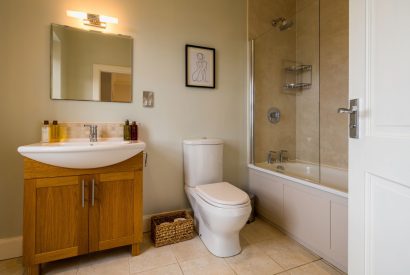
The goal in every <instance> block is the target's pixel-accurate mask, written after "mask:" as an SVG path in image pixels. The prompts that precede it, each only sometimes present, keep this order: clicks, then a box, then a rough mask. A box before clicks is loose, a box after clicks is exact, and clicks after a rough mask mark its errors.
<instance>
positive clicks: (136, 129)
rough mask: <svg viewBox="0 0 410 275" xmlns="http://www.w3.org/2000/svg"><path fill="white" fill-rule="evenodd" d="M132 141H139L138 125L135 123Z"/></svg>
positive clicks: (132, 129) (133, 123)
mask: <svg viewBox="0 0 410 275" xmlns="http://www.w3.org/2000/svg"><path fill="white" fill-rule="evenodd" d="M131 140H138V125H137V123H136V122H135V121H133V122H132V125H131Z"/></svg>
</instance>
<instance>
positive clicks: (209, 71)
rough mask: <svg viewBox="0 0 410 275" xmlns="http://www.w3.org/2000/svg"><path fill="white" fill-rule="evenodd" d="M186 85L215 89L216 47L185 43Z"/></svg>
mask: <svg viewBox="0 0 410 275" xmlns="http://www.w3.org/2000/svg"><path fill="white" fill-rule="evenodd" d="M185 86H187V87H196V88H210V89H215V49H214V48H207V47H201V46H195V45H189V44H187V45H185Z"/></svg>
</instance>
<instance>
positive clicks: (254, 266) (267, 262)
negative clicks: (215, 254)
mask: <svg viewBox="0 0 410 275" xmlns="http://www.w3.org/2000/svg"><path fill="white" fill-rule="evenodd" d="M225 261H226V262H227V263H228V264H229V266H230V267H231V268H232V269H233V270H234V271H235V272H236V274H239V275H248V274H255V275H256V274H258V275H259V274H260V275H264V274H276V273H279V272H281V271H283V268H281V267H280V266H279V265H278V264H277V263H276V262H275V261H273V260H272V259H271V258H270V257H269V256H267V255H266V254H264V253H263V252H262V251H261V250H260V249H259V248H257V247H256V245H243V246H242V252H241V253H240V254H239V255H236V256H234V257H229V258H225Z"/></svg>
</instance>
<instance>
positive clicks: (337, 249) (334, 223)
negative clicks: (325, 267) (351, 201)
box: [330, 199, 348, 270]
mask: <svg viewBox="0 0 410 275" xmlns="http://www.w3.org/2000/svg"><path fill="white" fill-rule="evenodd" d="M347 219H348V218H347V199H345V202H343V203H340V202H335V201H332V205H331V236H332V238H331V245H330V256H331V257H332V258H333V259H334V260H335V261H337V262H338V263H339V264H340V265H341V266H342V267H343V268H341V269H343V270H347V247H348V240H347V224H348V220H347Z"/></svg>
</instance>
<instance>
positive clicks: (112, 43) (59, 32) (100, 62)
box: [51, 24, 133, 102]
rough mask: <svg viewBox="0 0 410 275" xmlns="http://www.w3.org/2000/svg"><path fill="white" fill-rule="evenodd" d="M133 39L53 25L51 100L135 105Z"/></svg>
mask: <svg viewBox="0 0 410 275" xmlns="http://www.w3.org/2000/svg"><path fill="white" fill-rule="evenodd" d="M132 50H133V39H132V37H130V36H124V35H116V34H107V33H101V32H96V31H87V30H82V29H76V28H72V27H68V26H61V25H56V24H52V25H51V99H70V100H90V101H105V102H132Z"/></svg>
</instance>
